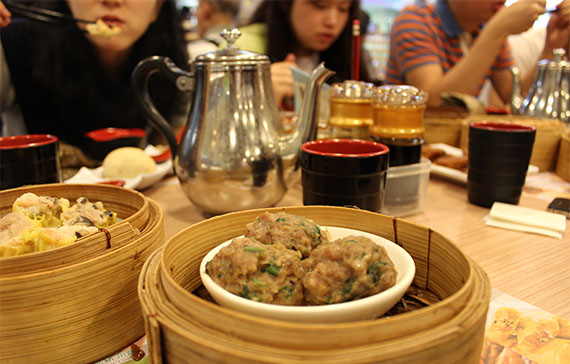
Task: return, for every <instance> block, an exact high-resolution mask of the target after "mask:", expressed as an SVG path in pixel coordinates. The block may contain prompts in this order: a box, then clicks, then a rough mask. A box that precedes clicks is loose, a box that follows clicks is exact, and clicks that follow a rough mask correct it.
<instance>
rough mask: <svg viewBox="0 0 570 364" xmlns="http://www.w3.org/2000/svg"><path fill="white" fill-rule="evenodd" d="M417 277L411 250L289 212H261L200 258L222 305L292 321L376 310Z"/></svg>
mask: <svg viewBox="0 0 570 364" xmlns="http://www.w3.org/2000/svg"><path fill="white" fill-rule="evenodd" d="M291 237H294V238H291ZM269 240H271V242H269V243H268V241H269ZM414 276H415V265H414V261H413V259H412V258H411V256H410V255H409V254H408V253H407V252H406V251H405V250H404V249H403V248H401V247H400V246H398V245H397V244H395V243H393V242H391V241H389V240H387V239H385V238H382V237H380V236H378V235H374V234H370V233H367V232H364V231H359V230H355V229H349V228H342V227H334V226H323V227H320V226H318V225H316V224H315V223H314V222H312V221H311V220H309V219H307V218H304V217H302V216H297V215H292V214H287V213H284V212H280V213H277V214H271V213H264V214H262V215H261V216H260V217H258V218H257V219H256V220H255V221H254V222H252V223H250V224H248V225H247V226H246V234H244V235H242V236H238V237H235V238H234V239H231V240H228V241H226V242H223V243H221V244H219V245H218V246H216V247H215V248H213V249H212V250H211V251H210V252H209V253H208V254H206V256H205V257H204V258H203V260H202V263H201V265H200V277H201V279H202V283H203V284H204V286H205V287H206V289H207V290H208V292H209V293H210V295H211V296H212V297H213V298H214V300H215V301H216V302H217V303H218V304H220V305H222V306H225V307H228V308H232V309H234V310H237V311H241V312H245V313H249V314H252V315H256V316H261V317H266V318H273V319H279V320H286V321H295V322H348V321H358V320H366V319H373V318H376V317H379V316H381V315H382V314H384V313H385V312H386V311H388V310H389V309H390V308H391V307H392V306H394V305H395V304H396V303H397V302H398V300H399V299H400V298H401V297H402V296H403V295H404V294H405V292H406V290H407V289H408V288H409V286H410V284H411V283H412V281H413V279H414Z"/></svg>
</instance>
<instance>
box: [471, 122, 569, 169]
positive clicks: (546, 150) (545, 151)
mask: <svg viewBox="0 0 570 364" xmlns="http://www.w3.org/2000/svg"><path fill="white" fill-rule="evenodd" d="M473 121H493V122H501V123H513V124H521V125H531V126H534V127H536V136H535V139H534V146H533V147H532V154H531V157H530V164H532V165H535V166H537V167H538V168H539V169H540V171H541V172H542V171H553V170H554V168H555V166H556V159H557V157H558V146H559V144H560V139H561V137H562V129H563V127H562V124H561V122H560V121H559V120H556V119H542V118H534V117H528V116H520V115H479V116H476V115H472V116H470V117H468V118H466V119H465V120H464V121H463V126H462V128H461V142H460V146H461V148H463V149H465V150H467V149H468V147H469V124H470V123H471V122H473Z"/></svg>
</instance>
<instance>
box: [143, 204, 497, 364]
mask: <svg viewBox="0 0 570 364" xmlns="http://www.w3.org/2000/svg"><path fill="white" fill-rule="evenodd" d="M265 210H270V211H272V210H273V211H275V210H281V209H263V210H253V211H246V212H240V213H234V214H227V215H223V216H220V217H216V218H213V219H210V220H207V221H204V222H202V223H199V224H196V225H193V226H191V227H189V228H187V229H185V230H183V231H182V232H180V233H178V234H177V235H176V236H174V237H173V238H172V239H171V240H169V242H168V243H167V245H166V246H165V248H164V250H163V251H162V253H157V254H155V255H154V256H153V257H152V259H150V260H149V262H148V263H147V264H146V265H145V268H144V270H143V272H142V273H141V280H140V281H139V295H140V297H141V303H142V306H143V312H144V314H145V326H146V330H147V335H148V338H149V341H150V345H151V355H152V358H153V360H155V361H154V362H156V363H161V362H162V361H161V357H163V358H165V359H164V360H166V361H165V362H168V363H178V362H180V363H181V362H184V361H186V362H187V361H188V360H190V358H194V359H196V360H199V359H198V358H202V359H201V360H202V361H201V362H204V361H207V362H210V361H212V362H214V361H215V362H227V363H241V362H243V363H246V362H248V363H258V362H259V363H267V362H273V363H285V362H290V361H291V360H292V358H295V359H296V360H298V361H306V362H323V363H327V362H330V363H333V362H334V363H342V362H346V363H365V362H370V361H374V362H378V363H388V362H390V363H399V362H402V363H404V362H414V360H422V359H423V360H426V358H431V360H432V361H433V360H434V358H437V359H438V362H440V363H448V362H449V363H477V361H478V358H479V357H480V348H481V344H482V337H483V330H484V322H485V315H486V311H487V307H488V302H489V298H490V292H489V291H490V287H489V282H488V279H487V277H486V276H485V274H484V273H483V272H482V271H481V270H480V268H479V267H478V266H477V265H475V264H473V263H472V262H470V261H469V260H468V259H467V258H466V257H465V256H464V255H463V254H462V253H461V252H460V251H459V249H458V248H457V247H456V246H455V245H454V244H453V243H451V242H450V241H449V240H448V239H446V238H445V237H443V236H442V235H441V234H438V233H436V232H433V231H431V230H430V229H427V228H425V227H421V226H419V225H415V224H411V223H409V222H406V221H403V220H400V219H393V218H390V217H387V216H383V215H379V214H374V213H370V212H366V211H360V210H353V209H345V208H334V207H297V208H286V209H285V210H286V211H288V212H290V213H297V214H300V215H303V216H306V217H309V218H311V219H313V220H314V221H315V222H317V223H319V224H322V225H331V226H343V227H350V228H356V229H360V230H363V231H368V232H371V233H375V234H378V235H381V236H384V237H386V238H388V239H391V240H392V241H395V240H397V242H398V243H399V244H400V245H402V246H403V247H404V248H405V249H406V250H408V252H410V254H411V255H412V257H413V258H414V260H415V262H416V265H417V273H416V279H415V281H414V285H416V286H418V287H423V288H427V289H429V290H431V291H432V292H434V293H436V294H437V295H438V296H440V297H442V298H444V299H443V300H442V301H441V302H439V303H437V304H435V305H433V306H430V307H427V308H424V309H420V310H417V311H413V312H409V313H406V314H401V315H397V316H393V317H390V318H382V319H379V320H368V321H359V322H352V323H340V324H302V323H289V322H283V321H276V320H268V319H263V318H257V317H254V316H251V315H247V314H242V313H238V312H234V311H232V310H229V309H225V308H223V307H220V306H218V305H216V304H213V303H211V302H209V301H205V300H202V299H201V298H198V297H197V296H195V295H193V294H190V293H189V292H188V291H187V290H186V289H188V290H193V289H195V288H197V287H198V286H199V285H200V284H201V282H200V278H199V272H198V267H199V262H200V260H201V258H202V257H203V255H205V253H206V252H207V251H209V249H211V248H212V247H213V246H215V245H217V244H218V243H220V242H222V241H225V240H227V239H229V238H232V237H234V236H236V235H240V234H242V233H243V230H244V226H245V224H246V223H247V222H249V221H252V219H253V218H255V216H257V215H258V214H260V213H261V212H262V211H265ZM394 236H396V237H397V239H394ZM428 241H429V242H430V243H429V244H426V242H428ZM184 246H186V247H187V248H184ZM177 283H179V284H177ZM467 338H468V339H467ZM434 355H435V356H434ZM205 358H207V360H205Z"/></svg>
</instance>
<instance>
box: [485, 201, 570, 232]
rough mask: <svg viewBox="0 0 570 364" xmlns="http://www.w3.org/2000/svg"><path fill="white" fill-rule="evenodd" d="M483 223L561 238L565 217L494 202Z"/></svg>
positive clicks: (564, 227) (564, 228)
mask: <svg viewBox="0 0 570 364" xmlns="http://www.w3.org/2000/svg"><path fill="white" fill-rule="evenodd" d="M485 225H487V226H493V227H500V228H504V229H509V230H517V231H523V232H529V233H535V234H541V235H546V236H550V237H554V238H558V239H562V233H563V232H564V231H566V217H564V216H563V215H559V214H554V213H551V212H546V211H539V210H535V209H531V208H527V207H521V206H516V205H510V204H505V203H502V202H495V203H493V206H492V207H491V212H490V213H489V215H487V216H486V217H485Z"/></svg>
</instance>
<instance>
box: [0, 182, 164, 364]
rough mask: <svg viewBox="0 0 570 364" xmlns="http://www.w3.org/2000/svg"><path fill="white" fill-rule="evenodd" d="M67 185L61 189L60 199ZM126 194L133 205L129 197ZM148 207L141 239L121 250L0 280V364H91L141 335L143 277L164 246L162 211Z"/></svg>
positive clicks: (149, 201) (156, 206)
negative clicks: (140, 279)
mask: <svg viewBox="0 0 570 364" xmlns="http://www.w3.org/2000/svg"><path fill="white" fill-rule="evenodd" d="M66 187H67V185H62V186H60V187H57V188H60V189H61V192H62V194H61V195H63V193H64V192H63V191H64V190H65V188H66ZM109 187H111V188H115V187H112V186H105V187H104V188H109ZM95 188H96V189H97V190H98V191H102V190H99V189H98V187H95ZM122 191H124V192H125V197H126V199H127V200H128V196H127V195H129V193H130V191H129V190H126V189H122ZM56 192H59V191H56ZM84 192H85V191H82V193H84ZM61 195H60V196H61ZM111 195H113V196H114V194H111ZM99 196H100V199H99V200H100V201H103V203H105V205H107V200H106V199H105V197H103V196H104V195H101V194H99ZM105 196H109V195H105ZM110 202H111V201H109V203H110ZM121 204H122V202H118V203H117V205H115V206H114V205H113V204H110V205H109V206H110V207H111V208H113V207H121ZM147 206H148V209H147V213H146V214H147V216H148V221H147V222H146V223H144V224H141V225H143V226H142V228H141V230H140V233H139V234H138V235H137V236H136V237H135V238H134V239H132V240H130V241H127V242H125V243H124V244H122V245H120V246H118V247H116V248H112V249H107V250H105V251H104V252H103V253H100V254H98V255H96V256H92V257H90V258H89V259H85V260H83V261H80V262H76V263H73V264H67V265H65V266H61V267H59V268H56V269H51V270H45V271H41V272H35V273H26V274H20V275H13V276H2V277H0V308H1V309H0V362H10V363H26V364H27V363H55V362H58V363H79V362H82V363H87V362H94V361H96V360H99V359H102V358H105V357H107V356H109V355H111V354H112V353H114V352H116V351H118V350H120V349H122V348H124V347H126V346H128V345H130V344H131V343H132V342H134V341H135V340H137V339H138V338H140V337H141V336H142V335H144V321H143V318H142V315H141V309H140V304H139V300H138V297H137V288H136V287H137V281H138V276H139V273H140V270H141V269H142V266H143V264H144V262H145V261H146V260H147V259H148V257H149V256H150V255H151V254H152V253H153V252H154V251H155V250H156V249H158V248H159V247H160V246H161V245H162V244H163V243H164V240H165V238H164V224H163V212H162V210H161V209H160V207H159V206H158V204H157V203H155V202H154V201H152V200H150V199H147Z"/></svg>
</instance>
